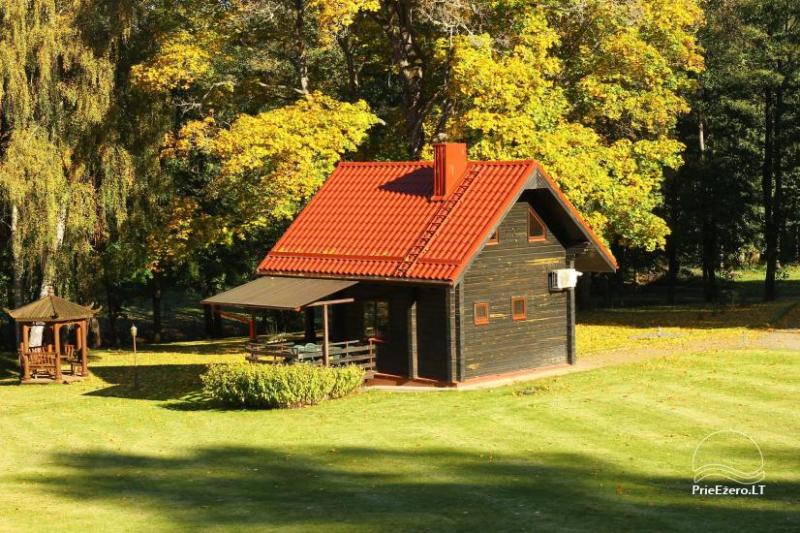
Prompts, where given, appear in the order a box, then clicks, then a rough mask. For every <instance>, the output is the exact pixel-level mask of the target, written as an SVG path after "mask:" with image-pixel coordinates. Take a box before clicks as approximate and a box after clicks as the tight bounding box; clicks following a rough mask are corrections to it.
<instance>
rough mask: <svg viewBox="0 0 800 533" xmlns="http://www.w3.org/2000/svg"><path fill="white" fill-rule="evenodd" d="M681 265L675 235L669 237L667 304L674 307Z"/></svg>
mask: <svg viewBox="0 0 800 533" xmlns="http://www.w3.org/2000/svg"><path fill="white" fill-rule="evenodd" d="M680 269H681V264H680V261H679V260H678V245H677V243H676V238H675V234H674V233H673V234H671V235H670V236H669V237H667V303H668V304H669V305H673V304H674V303H675V292H676V290H677V286H678V274H679V273H680Z"/></svg>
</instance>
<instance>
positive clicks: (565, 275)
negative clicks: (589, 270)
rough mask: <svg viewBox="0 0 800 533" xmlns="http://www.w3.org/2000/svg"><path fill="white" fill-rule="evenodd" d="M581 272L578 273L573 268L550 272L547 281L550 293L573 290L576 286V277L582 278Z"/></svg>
mask: <svg viewBox="0 0 800 533" xmlns="http://www.w3.org/2000/svg"><path fill="white" fill-rule="evenodd" d="M582 275H583V273H582V272H578V271H577V270H575V269H574V268H560V269H558V270H553V271H552V272H550V274H549V276H548V279H549V282H550V283H549V285H550V290H551V291H563V290H566V289H574V288H575V286H576V285H577V284H578V276H582Z"/></svg>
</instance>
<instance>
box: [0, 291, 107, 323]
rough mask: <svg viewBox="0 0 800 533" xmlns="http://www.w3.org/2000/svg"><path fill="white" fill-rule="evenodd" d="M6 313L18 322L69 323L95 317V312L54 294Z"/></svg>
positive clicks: (7, 310) (8, 310)
mask: <svg viewBox="0 0 800 533" xmlns="http://www.w3.org/2000/svg"><path fill="white" fill-rule="evenodd" d="M5 311H6V313H8V314H9V315H11V318H13V319H14V320H16V321H17V322H69V321H70V320H83V319H86V318H91V317H93V316H94V315H95V312H96V311H95V310H94V309H91V308H89V307H84V306H82V305H78V304H76V303H72V302H70V301H69V300H65V299H64V298H60V297H58V296H55V295H53V294H51V295H48V296H45V297H44V298H42V299H40V300H36V301H35V302H31V303H29V304H27V305H23V306H22V307H20V308H17V309H14V310H11V309H6V310H5Z"/></svg>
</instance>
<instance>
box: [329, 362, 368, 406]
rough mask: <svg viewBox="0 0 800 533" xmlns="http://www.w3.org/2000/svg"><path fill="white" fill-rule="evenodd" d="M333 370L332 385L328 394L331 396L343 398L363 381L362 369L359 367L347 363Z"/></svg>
mask: <svg viewBox="0 0 800 533" xmlns="http://www.w3.org/2000/svg"><path fill="white" fill-rule="evenodd" d="M333 370H334V372H333V387H331V392H330V393H329V394H328V396H329V397H331V398H343V397H345V396H347V395H348V394H350V393H351V392H353V391H354V390H356V389H357V388H358V387H360V386H361V384H362V383H364V370H363V369H362V368H360V367H357V366H355V365H347V366H340V367H336V368H334V369H333Z"/></svg>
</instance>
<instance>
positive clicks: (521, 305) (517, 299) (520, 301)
mask: <svg viewBox="0 0 800 533" xmlns="http://www.w3.org/2000/svg"><path fill="white" fill-rule="evenodd" d="M511 316H512V317H513V319H514V320H525V319H526V318H527V317H528V312H527V309H526V308H525V297H524V296H514V297H513V298H511Z"/></svg>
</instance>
